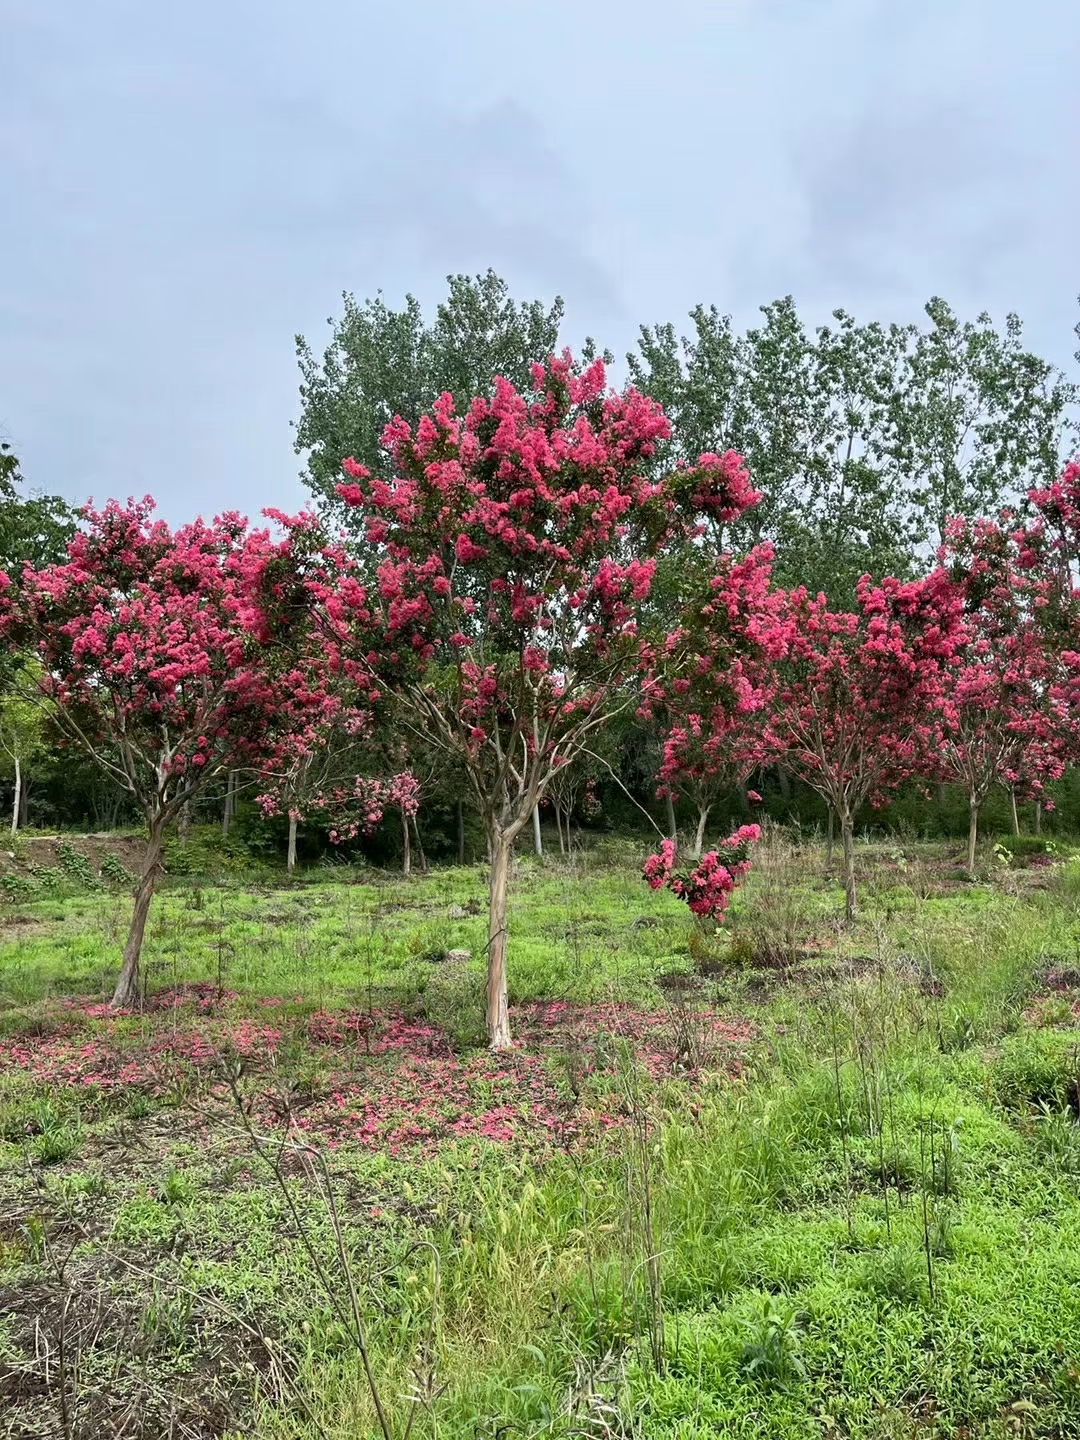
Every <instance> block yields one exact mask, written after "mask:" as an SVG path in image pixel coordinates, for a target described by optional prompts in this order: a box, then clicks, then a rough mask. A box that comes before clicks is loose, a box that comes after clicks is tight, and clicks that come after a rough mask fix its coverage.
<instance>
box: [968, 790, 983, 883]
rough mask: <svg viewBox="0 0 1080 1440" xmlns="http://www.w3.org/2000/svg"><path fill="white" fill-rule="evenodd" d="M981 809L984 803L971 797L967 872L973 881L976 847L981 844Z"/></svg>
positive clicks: (969, 801)
mask: <svg viewBox="0 0 1080 1440" xmlns="http://www.w3.org/2000/svg"><path fill="white" fill-rule="evenodd" d="M981 809H982V801H981V800H979V799H978V797H977V796H975V795H971V796H969V798H968V848H967V870H968V874H969V875H970V876H971V878H972V880H974V879H975V847H976V845H977V844H978V843H979V811H980V810H981Z"/></svg>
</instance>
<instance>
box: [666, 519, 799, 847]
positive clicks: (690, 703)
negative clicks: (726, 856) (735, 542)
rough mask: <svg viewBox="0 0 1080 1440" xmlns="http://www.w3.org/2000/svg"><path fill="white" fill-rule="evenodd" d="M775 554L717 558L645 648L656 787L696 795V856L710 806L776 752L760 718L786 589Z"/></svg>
mask: <svg viewBox="0 0 1080 1440" xmlns="http://www.w3.org/2000/svg"><path fill="white" fill-rule="evenodd" d="M772 554H773V552H772V548H771V547H770V546H768V545H762V546H758V547H756V548H755V549H754V550H752V551H751V552H750V554H749V555H747V556H746V557H745V558H744V559H742V560H738V561H736V560H734V559H733V558H732V557H731V556H730V555H726V554H724V555H720V556H719V557H717V558H716V559H715V560H714V561H713V563H712V564H711V565H709V566H708V567H707V573H706V576H705V578H704V581H703V583H702V584H701V585H700V586H699V587H698V588H697V593H696V594H694V595H692V596H691V597H690V598H688V599H687V601H686V603H685V604H684V606H683V608H682V611H681V614H680V617H679V624H678V625H677V626H675V628H674V629H673V630H671V631H670V633H669V634H667V635H666V636H665V637H664V639H663V640H662V642H660V643H658V644H657V645H655V646H653V647H651V648H650V649H649V650H648V652H647V653H648V659H649V669H648V673H647V676H646V680H645V686H644V703H643V705H642V709H641V712H640V713H641V714H642V717H643V718H645V717H649V716H651V717H653V718H655V719H656V720H657V721H658V723H659V725H660V728H661V738H662V750H661V759H660V769H659V773H658V776H657V779H658V780H659V787H658V790H657V794H658V796H659V798H660V799H663V798H665V796H668V795H670V796H671V798H672V799H674V798H675V797H676V796H681V797H684V798H687V799H689V800H691V802H692V803H693V805H694V807H695V809H696V811H697V823H696V826H695V831H694V838H693V842H692V845H691V849H690V856H691V858H693V859H699V858H700V856H701V853H702V850H703V848H704V842H705V828H706V825H707V824H708V820H709V815H710V813H711V812H712V810H713V807H714V806H715V805H716V804H717V802H718V801H719V800H720V799H721V798H722V797H723V796H724V795H725V794H729V793H730V792H731V791H732V790H734V789H736V788H741V787H742V786H744V785H745V784H746V781H747V780H748V779H749V777H750V775H751V773H752V772H753V771H754V770H756V769H758V768H759V767H761V766H762V765H765V764H767V763H768V762H769V761H770V760H771V759H772V758H773V756H772V751H771V747H770V743H769V732H768V727H767V723H766V721H767V716H768V706H769V702H770V699H771V696H772V693H773V689H774V687H775V663H774V662H775V660H776V658H777V646H778V643H779V644H780V647H781V648H782V642H778V635H779V631H778V627H777V625H776V614H777V608H778V605H779V603H780V601H781V600H782V596H780V594H779V592H777V591H775V590H773V589H772V586H771V574H772Z"/></svg>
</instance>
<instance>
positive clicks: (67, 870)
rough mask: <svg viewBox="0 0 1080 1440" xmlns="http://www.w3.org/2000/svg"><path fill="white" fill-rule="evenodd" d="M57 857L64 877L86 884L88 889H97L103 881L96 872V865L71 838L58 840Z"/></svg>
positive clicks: (76, 882)
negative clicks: (77, 847) (93, 864)
mask: <svg viewBox="0 0 1080 1440" xmlns="http://www.w3.org/2000/svg"><path fill="white" fill-rule="evenodd" d="M56 858H57V862H58V864H59V868H60V872H61V874H62V875H64V877H65V878H66V879H68V880H70V881H73V882H74V883H75V884H76V885H82V886H85V888H86V889H87V890H97V889H99V888H100V886H101V881H100V879H99V878H98V876H97V875H96V874H95V873H94V867H93V866H92V865H91V864H90V860H89V857H88V856H87V855H84V854H83V852H82V851H81V850H77V849H76V848H75V846H74V845H72V843H71V841H70V840H58V841H57V842H56Z"/></svg>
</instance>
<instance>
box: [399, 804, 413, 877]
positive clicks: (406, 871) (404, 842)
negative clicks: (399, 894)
mask: <svg viewBox="0 0 1080 1440" xmlns="http://www.w3.org/2000/svg"><path fill="white" fill-rule="evenodd" d="M401 873H402V874H403V875H410V874H412V851H411V850H410V849H409V817H408V815H406V814H405V811H404V810H402V812H401Z"/></svg>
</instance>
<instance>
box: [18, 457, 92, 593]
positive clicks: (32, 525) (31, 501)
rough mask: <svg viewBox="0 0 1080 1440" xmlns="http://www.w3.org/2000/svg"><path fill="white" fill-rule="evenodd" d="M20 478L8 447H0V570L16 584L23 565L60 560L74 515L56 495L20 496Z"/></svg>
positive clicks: (38, 566)
mask: <svg viewBox="0 0 1080 1440" xmlns="http://www.w3.org/2000/svg"><path fill="white" fill-rule="evenodd" d="M21 484H22V476H21V474H20V473H19V462H18V460H17V459H16V457H15V455H14V454H13V453H12V451H11V447H10V445H6V444H3V443H0V569H2V570H4V571H5V572H6V573H7V574H8V575H9V576H11V577H12V579H13V580H14V581H15V582H16V583H18V579H19V576H20V575H21V574H22V569H23V566H24V565H30V566H32V567H33V568H34V569H40V567H41V566H42V565H48V564H51V563H52V562H53V561H56V560H62V559H63V558H64V554H65V550H66V548H67V542H68V541H69V540H70V538H71V536H72V535H73V534H74V532H75V512H74V511H73V510H72V508H71V506H70V505H69V504H68V503H67V501H66V500H62V499H61V498H60V496H59V495H42V494H40V493H38V492H36V491H33V492H31V493H30V494H29V495H23V494H21V493H20V486H21Z"/></svg>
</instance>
